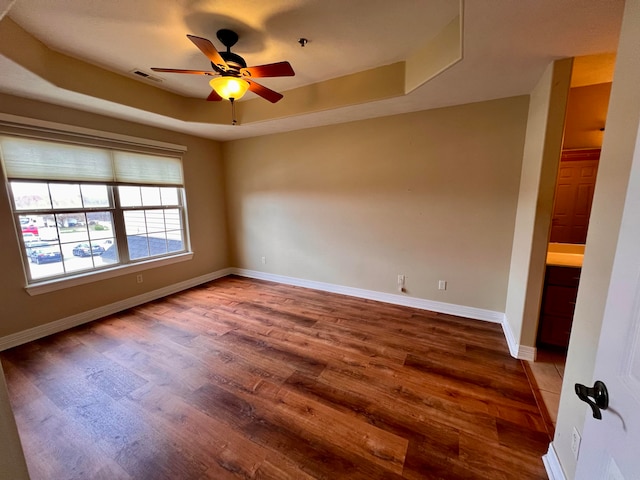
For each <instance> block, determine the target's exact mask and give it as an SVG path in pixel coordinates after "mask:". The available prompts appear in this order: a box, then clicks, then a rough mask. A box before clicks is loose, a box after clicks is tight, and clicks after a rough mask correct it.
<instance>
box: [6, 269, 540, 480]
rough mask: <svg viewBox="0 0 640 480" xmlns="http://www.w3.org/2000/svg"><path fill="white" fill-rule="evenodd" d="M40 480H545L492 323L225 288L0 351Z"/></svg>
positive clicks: (255, 287)
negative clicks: (345, 479)
mask: <svg viewBox="0 0 640 480" xmlns="http://www.w3.org/2000/svg"><path fill="white" fill-rule="evenodd" d="M0 359H1V360H2V364H3V367H4V369H5V372H6V376H7V383H8V387H9V394H10V398H11V403H12V406H13V409H14V412H15V415H16V421H17V423H18V428H19V431H20V434H21V438H22V442H23V446H24V450H25V455H26V458H27V463H28V466H29V471H30V473H31V476H32V478H33V480H39V479H47V480H50V479H55V480H58V479H64V480H68V479H92V480H93V479H109V480H113V479H136V480H141V479H153V480H159V479H223V480H224V479H238V478H241V479H278V480H280V479H332V480H333V479H342V478H348V479H363V480H364V479H367V480H372V479H491V480H500V479H505V480H507V479H508V480H512V479H519V480H526V479H544V478H546V474H545V472H544V467H543V465H542V461H541V456H542V455H543V454H544V453H545V452H546V450H547V447H548V443H549V437H548V436H547V434H546V431H545V425H544V421H543V419H542V418H541V416H540V412H539V410H538V408H537V406H536V402H535V399H534V396H533V394H532V392H531V389H530V386H529V383H528V381H527V378H526V376H525V373H524V371H523V368H522V365H521V363H520V361H518V360H515V359H513V358H512V357H510V356H509V352H508V349H507V346H506V343H505V340H504V337H503V333H502V329H501V327H500V326H499V325H496V324H491V323H486V322H481V321H475V320H468V319H463V318H459V317H454V316H450V315H442V314H435V313H431V312H425V311H422V310H417V309H412V308H405V307H399V306H394V305H389V304H384V303H378V302H373V301H368V300H362V299H356V298H351V297H346V296H341V295H335V294H329V293H326V292H319V291H314V290H308V289H303V288H298V287H291V286H285V285H279V284H274V283H269V282H262V281H257V280H249V279H243V278H238V277H226V278H224V279H220V280H217V281H214V282H210V283H208V284H205V285H203V286H200V287H197V288H193V289H191V290H187V291H185V292H182V293H179V294H176V295H172V296H170V297H166V298H164V299H162V300H158V301H155V302H152V303H149V304H146V305H143V306H140V307H137V308H134V309H130V310H127V311H124V312H121V313H119V314H117V315H113V316H110V317H108V318H105V319H103V320H100V321H96V322H92V323H90V324H87V325H84V326H81V327H78V328H75V329H72V330H69V331H67V332H63V333H61V334H58V335H53V336H50V337H47V338H45V339H42V340H39V341H35V342H32V343H29V344H26V345H23V346H20V347H16V348H13V349H11V350H8V351H5V352H3V353H2V354H0Z"/></svg>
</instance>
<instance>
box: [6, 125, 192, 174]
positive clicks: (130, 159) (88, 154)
mask: <svg viewBox="0 0 640 480" xmlns="http://www.w3.org/2000/svg"><path fill="white" fill-rule="evenodd" d="M0 156H1V157H2V162H3V163H4V168H5V173H6V175H7V177H8V178H10V179H25V180H27V179H34V180H74V181H88V182H104V183H110V182H116V183H134V184H153V185H174V186H182V185H183V176H182V161H181V159H180V158H177V157H169V156H160V155H148V154H142V153H132V152H125V151H119V150H112V149H107V148H97V147H86V146H81V145H71V144H64V143H57V142H48V141H45V140H35V139H31V138H23V137H10V136H0Z"/></svg>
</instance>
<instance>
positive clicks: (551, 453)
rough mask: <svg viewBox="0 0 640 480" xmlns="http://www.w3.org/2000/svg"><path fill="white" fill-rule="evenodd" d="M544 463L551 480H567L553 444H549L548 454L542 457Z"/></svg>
mask: <svg viewBox="0 0 640 480" xmlns="http://www.w3.org/2000/svg"><path fill="white" fill-rule="evenodd" d="M542 463H544V469H545V470H546V471H547V476H548V477H549V480H566V478H567V477H565V475H564V471H563V470H562V465H560V460H559V459H558V455H557V454H556V450H555V448H553V442H551V443H550V444H549V450H547V454H546V455H543V456H542Z"/></svg>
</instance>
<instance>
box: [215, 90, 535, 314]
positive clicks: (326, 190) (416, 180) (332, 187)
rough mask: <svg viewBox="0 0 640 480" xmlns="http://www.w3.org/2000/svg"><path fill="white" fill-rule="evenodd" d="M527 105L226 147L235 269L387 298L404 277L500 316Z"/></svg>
mask: <svg viewBox="0 0 640 480" xmlns="http://www.w3.org/2000/svg"><path fill="white" fill-rule="evenodd" d="M527 108H528V98H527V97H515V98H508V99H502V100H495V101H491V102H484V103H477V104H471V105H464V106H458V107H452V108H446V109H438V110H431V111H426V112H418V113H412V114H405V115H398V116H393V117H386V118H379V119H372V120H366V121H359V122H354V123H348V124H343V125H336V126H328V127H321V128H314V129H309V130H302V131H296V132H290V133H285V134H278V135H270V136H265V137H259V138H253V139H245V140H238V141H233V142H229V143H225V144H224V146H223V152H224V159H225V168H226V179H227V191H228V206H229V207H228V208H229V221H230V237H231V244H232V245H233V246H234V251H233V263H234V266H237V267H241V268H246V269H251V270H258V271H264V272H268V273H273V274H278V275H286V276H291V277H297V278H301V279H306V280H314V281H320V282H327V283H331V284H337V285H342V286H350V287H358V288H363V289H368V290H373V291H378V292H389V293H397V289H396V282H397V275H398V274H404V275H406V276H407V280H406V282H407V283H406V288H407V295H410V296H413V297H418V298H421V299H428V300H435V301H441V302H447V303H452V304H456V305H464V306H470V307H476V308H482V309H488V310H493V311H498V312H503V311H504V307H505V298H506V287H507V277H508V270H509V259H510V253H511V241H512V238H513V225H514V218H515V208H516V201H517V195H518V183H519V178H520V165H521V158H522V150H523V145H524V134H525V128H526V118H527ZM263 256H264V257H266V264H263V263H262V261H261V258H262V257H263ZM439 279H442V280H446V281H448V289H447V290H446V291H439V290H438V289H437V283H438V280H439Z"/></svg>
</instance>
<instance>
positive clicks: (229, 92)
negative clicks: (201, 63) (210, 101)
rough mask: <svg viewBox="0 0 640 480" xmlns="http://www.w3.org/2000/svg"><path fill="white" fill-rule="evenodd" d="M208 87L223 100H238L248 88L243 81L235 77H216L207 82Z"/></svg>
mask: <svg viewBox="0 0 640 480" xmlns="http://www.w3.org/2000/svg"><path fill="white" fill-rule="evenodd" d="M209 85H211V88H213V89H214V90H215V91H216V93H217V94H218V95H220V96H221V97H222V98H224V99H225V100H229V99H231V98H233V99H234V100H238V99H240V98H242V96H243V95H244V94H245V93H246V92H247V90H248V88H249V84H248V83H247V82H246V81H245V80H243V79H241V78H236V77H216V78H214V79H213V80H211V81H210V82H209Z"/></svg>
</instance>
